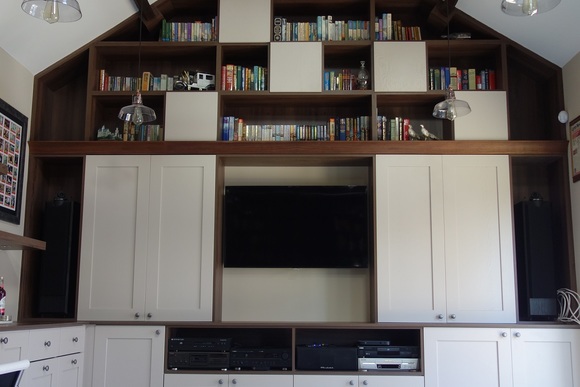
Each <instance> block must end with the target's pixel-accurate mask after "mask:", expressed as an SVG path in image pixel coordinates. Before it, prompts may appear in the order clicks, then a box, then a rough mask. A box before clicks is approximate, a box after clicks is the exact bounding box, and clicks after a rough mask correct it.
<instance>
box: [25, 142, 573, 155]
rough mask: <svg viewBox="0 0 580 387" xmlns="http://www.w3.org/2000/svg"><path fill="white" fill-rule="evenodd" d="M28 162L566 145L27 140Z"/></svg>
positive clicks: (550, 149)
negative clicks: (97, 157)
mask: <svg viewBox="0 0 580 387" xmlns="http://www.w3.org/2000/svg"><path fill="white" fill-rule="evenodd" d="M29 150H30V155H31V156H33V157H60V156H84V155H125V154H126V155H142V154H146V155H159V154H162V155H172V154H173V155H176V154H184V155H188V154H190V155H191V154H212V155H257V156H260V155H286V154H292V155H310V156H332V155H334V156H336V155H341V156H356V155H367V156H372V155H375V154H451V155H453V154H455V155H510V156H528V155H530V156H531V155H534V156H562V155H565V154H566V152H567V151H568V142H567V141H354V142H353V141H296V142H294V141H293V142H290V141H280V142H272V141H270V142H263V141H255V142H251V141H249V142H225V141H159V142H121V141H118V142H114V141H30V142H29Z"/></svg>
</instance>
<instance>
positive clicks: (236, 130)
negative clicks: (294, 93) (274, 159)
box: [222, 116, 370, 141]
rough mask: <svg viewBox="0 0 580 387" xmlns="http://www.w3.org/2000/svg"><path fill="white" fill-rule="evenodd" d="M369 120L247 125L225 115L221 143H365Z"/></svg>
mask: <svg viewBox="0 0 580 387" xmlns="http://www.w3.org/2000/svg"><path fill="white" fill-rule="evenodd" d="M369 129H370V117H369V116H359V117H332V118H329V120H328V121H327V122H325V123H317V124H248V123H246V122H245V121H244V120H243V119H242V118H239V117H234V116H226V117H224V118H223V122H222V140H223V141H367V140H369V138H370V137H369V136H370V130H369Z"/></svg>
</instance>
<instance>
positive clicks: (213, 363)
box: [167, 351, 230, 370]
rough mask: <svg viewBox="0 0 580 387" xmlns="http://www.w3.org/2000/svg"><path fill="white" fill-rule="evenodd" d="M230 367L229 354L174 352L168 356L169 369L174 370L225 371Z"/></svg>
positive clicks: (170, 352)
mask: <svg viewBox="0 0 580 387" xmlns="http://www.w3.org/2000/svg"><path fill="white" fill-rule="evenodd" d="M229 365H230V354H229V353H228V352H188V351H185V352H183V351H182V352H179V351H176V352H172V351H169V353H168V354H167V368H168V369H172V370H202V369H205V370H225V369H227V368H228V367H229Z"/></svg>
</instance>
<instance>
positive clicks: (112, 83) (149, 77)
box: [99, 69, 178, 91]
mask: <svg viewBox="0 0 580 387" xmlns="http://www.w3.org/2000/svg"><path fill="white" fill-rule="evenodd" d="M177 78H178V77H177V76H169V75H167V74H161V75H160V76H158V77H156V76H154V75H153V74H152V73H151V72H149V71H145V72H143V74H142V76H141V77H126V76H114V75H109V74H108V73H107V71H106V70H105V69H101V70H99V91H137V90H141V91H172V90H173V83H174V82H175V80H176V79H177Z"/></svg>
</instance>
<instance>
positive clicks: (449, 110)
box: [433, 0, 471, 121]
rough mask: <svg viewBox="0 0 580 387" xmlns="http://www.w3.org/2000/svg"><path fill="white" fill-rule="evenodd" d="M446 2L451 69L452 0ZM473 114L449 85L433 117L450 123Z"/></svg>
mask: <svg viewBox="0 0 580 387" xmlns="http://www.w3.org/2000/svg"><path fill="white" fill-rule="evenodd" d="M442 1H445V3H446V5H447V58H448V65H449V67H451V41H450V36H449V1H450V0H442ZM469 113H471V107H470V106H469V104H468V103H467V101H462V100H460V99H456V98H455V92H454V91H453V89H452V88H451V85H448V87H447V90H446V91H445V100H444V101H441V102H439V103H438V104H437V105H435V107H434V108H433V117H435V118H441V119H447V120H449V121H453V120H454V119H455V118H457V117H461V116H465V115H467V114H469Z"/></svg>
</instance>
